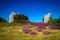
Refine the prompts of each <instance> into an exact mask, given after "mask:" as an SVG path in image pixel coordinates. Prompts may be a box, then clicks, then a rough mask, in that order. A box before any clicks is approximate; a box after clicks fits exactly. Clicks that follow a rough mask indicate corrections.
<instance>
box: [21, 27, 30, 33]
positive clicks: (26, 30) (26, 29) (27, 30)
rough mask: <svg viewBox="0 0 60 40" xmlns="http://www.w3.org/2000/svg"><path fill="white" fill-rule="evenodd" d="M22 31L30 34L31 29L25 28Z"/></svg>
mask: <svg viewBox="0 0 60 40" xmlns="http://www.w3.org/2000/svg"><path fill="white" fill-rule="evenodd" d="M22 31H23V32H24V33H28V32H29V31H30V28H29V27H24V28H22Z"/></svg>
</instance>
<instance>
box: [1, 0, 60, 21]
mask: <svg viewBox="0 0 60 40" xmlns="http://www.w3.org/2000/svg"><path fill="white" fill-rule="evenodd" d="M12 11H14V12H18V13H22V14H25V15H27V16H28V17H29V20H30V21H33V22H39V21H40V22H41V21H42V18H43V16H44V15H45V14H47V13H48V12H50V13H51V15H52V17H53V18H57V17H59V16H60V1H59V0H0V17H3V18H5V19H6V20H7V21H8V20H9V15H10V13H11V12H12Z"/></svg>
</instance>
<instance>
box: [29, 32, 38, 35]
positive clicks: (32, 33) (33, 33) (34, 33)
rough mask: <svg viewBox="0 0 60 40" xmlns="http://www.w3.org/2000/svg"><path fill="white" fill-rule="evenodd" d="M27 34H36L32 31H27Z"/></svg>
mask: <svg viewBox="0 0 60 40" xmlns="http://www.w3.org/2000/svg"><path fill="white" fill-rule="evenodd" d="M28 33H29V34H31V35H36V34H37V33H36V32H34V31H29V32H28Z"/></svg>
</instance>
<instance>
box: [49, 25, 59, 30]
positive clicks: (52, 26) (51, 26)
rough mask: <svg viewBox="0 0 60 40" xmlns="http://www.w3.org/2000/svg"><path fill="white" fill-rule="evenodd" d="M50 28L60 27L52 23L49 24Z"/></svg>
mask: <svg viewBox="0 0 60 40" xmlns="http://www.w3.org/2000/svg"><path fill="white" fill-rule="evenodd" d="M49 28H52V29H58V28H59V27H58V26H56V25H54V24H52V25H49Z"/></svg>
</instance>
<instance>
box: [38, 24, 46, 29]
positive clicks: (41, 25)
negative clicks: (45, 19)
mask: <svg viewBox="0 0 60 40" xmlns="http://www.w3.org/2000/svg"><path fill="white" fill-rule="evenodd" d="M45 26H46V24H44V23H40V24H39V25H38V28H42V29H43V28H45Z"/></svg>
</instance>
